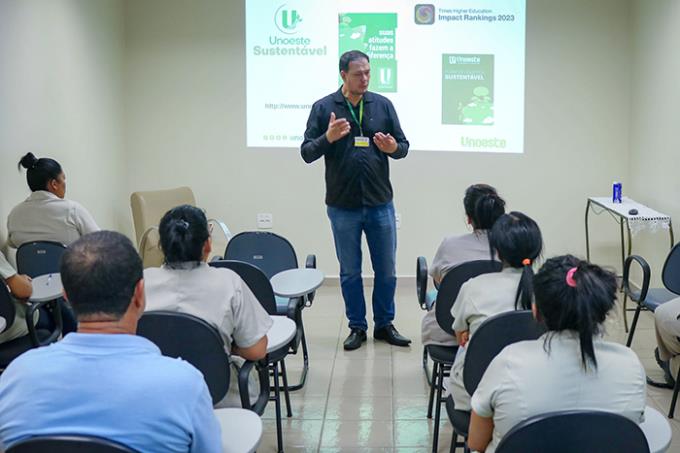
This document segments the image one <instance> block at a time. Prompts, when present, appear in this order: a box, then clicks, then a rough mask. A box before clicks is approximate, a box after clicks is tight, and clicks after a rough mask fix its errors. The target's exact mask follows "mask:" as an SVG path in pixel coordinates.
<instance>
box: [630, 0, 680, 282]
mask: <svg viewBox="0 0 680 453" xmlns="http://www.w3.org/2000/svg"><path fill="white" fill-rule="evenodd" d="M632 31H633V40H632V61H631V69H632V90H631V91H632V95H631V105H632V108H631V134H630V149H631V158H630V179H631V191H632V193H633V194H634V198H636V199H637V200H638V201H640V202H642V203H645V204H647V205H649V206H651V207H653V208H655V209H657V210H659V211H662V212H663V213H665V214H669V215H671V217H672V218H673V219H674V220H675V222H676V225H675V230H676V233H679V234H680V230H678V222H680V197H679V195H680V176H679V173H678V169H680V135H678V118H680V115H679V114H678V111H679V110H678V109H679V106H680V88H679V87H678V80H679V78H680V54H678V43H679V42H680V2H678V1H677V0H656V1H655V2H653V8H652V7H650V2H646V1H644V0H636V1H635V2H634V3H633V24H632ZM677 238H678V236H676V241H677ZM634 241H635V243H634V250H633V252H634V253H639V254H641V255H642V256H644V257H645V258H646V259H647V260H648V261H649V263H650V265H651V266H652V275H653V278H654V281H655V282H656V283H658V282H659V274H660V272H661V269H662V266H663V262H664V259H665V257H666V255H667V254H668V247H669V243H668V239H667V233H666V232H661V233H656V234H644V235H640V237H637V238H635V239H634Z"/></svg>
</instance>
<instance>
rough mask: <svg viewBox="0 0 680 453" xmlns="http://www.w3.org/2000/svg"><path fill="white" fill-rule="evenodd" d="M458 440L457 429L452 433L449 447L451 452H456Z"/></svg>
mask: <svg viewBox="0 0 680 453" xmlns="http://www.w3.org/2000/svg"><path fill="white" fill-rule="evenodd" d="M457 440H458V434H456V431H453V433H451V447H449V453H456V441H457Z"/></svg>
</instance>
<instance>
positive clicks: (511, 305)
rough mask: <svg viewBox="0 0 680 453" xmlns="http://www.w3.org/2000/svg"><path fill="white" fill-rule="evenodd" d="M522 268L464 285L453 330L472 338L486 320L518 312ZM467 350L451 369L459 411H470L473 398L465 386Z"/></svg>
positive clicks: (455, 308) (452, 389)
mask: <svg viewBox="0 0 680 453" xmlns="http://www.w3.org/2000/svg"><path fill="white" fill-rule="evenodd" d="M521 277H522V269H515V268H513V267H506V268H505V269H503V270H502V271H501V272H493V273H490V274H482V275H480V276H478V277H475V278H472V279H470V280H468V281H467V282H465V283H464V284H463V286H461V288H460V292H459V293H458V297H457V298H456V301H455V302H454V304H453V307H451V314H452V315H453V317H454V318H455V319H454V321H453V330H454V331H456V332H460V331H464V330H469V331H470V339H472V336H473V335H474V334H475V331H476V330H477V328H478V327H479V326H480V325H481V324H482V322H484V321H485V320H486V319H487V318H489V317H491V316H494V315H497V314H499V313H504V312H506V311H512V310H514V309H515V296H516V295H517V287H518V286H519V280H520V278H521ZM464 363H465V348H462V347H461V348H459V349H458V354H457V355H456V359H455V361H454V362H453V366H452V367H451V374H450V377H449V385H448V390H449V392H450V393H451V394H452V396H453V402H454V403H455V406H456V409H459V410H470V395H468V393H467V391H466V390H465V386H464V385H463V367H464Z"/></svg>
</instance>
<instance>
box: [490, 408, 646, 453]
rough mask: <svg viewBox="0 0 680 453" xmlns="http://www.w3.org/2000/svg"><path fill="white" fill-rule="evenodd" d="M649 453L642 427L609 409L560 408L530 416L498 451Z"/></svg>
mask: <svg viewBox="0 0 680 453" xmlns="http://www.w3.org/2000/svg"><path fill="white" fill-rule="evenodd" d="M528 451H536V452H538V451H541V452H543V451H545V452H550V453H572V452H575V451H593V452H595V451H596V452H598V453H649V446H648V444H647V439H646V438H645V434H644V433H643V432H642V429H640V427H639V426H638V424H637V423H635V422H633V421H632V420H630V419H628V418H626V417H624V416H622V415H619V414H613V413H610V412H599V411H560V412H551V413H547V414H543V415H537V416H535V417H531V418H528V419H526V420H524V421H523V422H521V423H519V424H518V425H517V426H515V427H514V428H512V429H511V430H510V431H509V432H508V433H507V434H506V435H505V436H504V437H503V439H502V440H501V441H500V443H499V444H498V447H497V448H496V453H526V452H528Z"/></svg>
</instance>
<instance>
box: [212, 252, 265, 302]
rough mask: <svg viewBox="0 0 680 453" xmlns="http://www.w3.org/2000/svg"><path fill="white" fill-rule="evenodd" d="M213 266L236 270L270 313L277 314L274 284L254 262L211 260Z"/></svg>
mask: <svg viewBox="0 0 680 453" xmlns="http://www.w3.org/2000/svg"><path fill="white" fill-rule="evenodd" d="M209 264H210V266H212V267H224V268H227V269H231V270H232V271H234V272H236V273H237V274H238V276H239V277H241V279H242V280H243V281H244V282H245V283H246V285H248V288H250V290H251V291H252V292H253V294H254V295H255V298H256V299H257V300H258V301H259V302H260V304H261V305H262V307H263V308H264V309H265V310H266V311H267V313H269V314H270V315H276V299H275V297H274V290H273V288H272V284H271V282H270V281H269V279H268V278H267V276H266V275H264V272H262V270H260V269H259V268H257V267H255V266H253V265H252V264H249V263H245V262H243V261H231V260H218V261H211V262H210V263H209Z"/></svg>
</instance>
